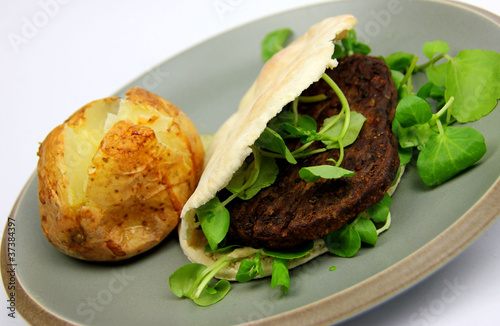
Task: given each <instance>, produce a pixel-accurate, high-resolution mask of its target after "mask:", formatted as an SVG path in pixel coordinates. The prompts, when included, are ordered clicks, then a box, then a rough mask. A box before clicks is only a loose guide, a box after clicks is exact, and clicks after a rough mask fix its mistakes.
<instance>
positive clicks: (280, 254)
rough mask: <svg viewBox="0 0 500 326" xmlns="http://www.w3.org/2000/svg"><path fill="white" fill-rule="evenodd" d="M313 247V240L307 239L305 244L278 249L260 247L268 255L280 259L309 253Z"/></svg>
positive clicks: (293, 257)
mask: <svg viewBox="0 0 500 326" xmlns="http://www.w3.org/2000/svg"><path fill="white" fill-rule="evenodd" d="M313 249H314V241H307V242H306V243H305V244H303V245H301V246H299V247H295V248H288V249H282V250H278V251H276V250H269V249H265V248H264V249H262V251H263V252H264V253H265V254H266V255H267V256H269V257H274V258H282V259H296V258H301V257H304V256H305V255H307V254H309V253H310V252H311V251H312V250H313Z"/></svg>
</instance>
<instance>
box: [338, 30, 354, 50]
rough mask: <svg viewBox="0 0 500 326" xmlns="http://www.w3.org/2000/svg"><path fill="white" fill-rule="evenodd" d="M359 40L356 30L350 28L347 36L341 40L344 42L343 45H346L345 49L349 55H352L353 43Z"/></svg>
mask: <svg viewBox="0 0 500 326" xmlns="http://www.w3.org/2000/svg"><path fill="white" fill-rule="evenodd" d="M357 40H358V37H357V35H356V32H355V31H354V30H350V31H349V33H348V35H347V37H345V38H343V39H342V40H341V41H340V42H341V43H342V46H343V47H344V51H345V53H346V54H347V55H350V54H352V53H354V52H353V45H354V43H356V42H357Z"/></svg>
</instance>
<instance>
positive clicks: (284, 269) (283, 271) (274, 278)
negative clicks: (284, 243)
mask: <svg viewBox="0 0 500 326" xmlns="http://www.w3.org/2000/svg"><path fill="white" fill-rule="evenodd" d="M278 285H281V291H282V292H283V293H284V294H287V293H288V290H289V289H290V274H289V273H288V263H287V261H286V259H282V258H274V260H273V268H272V275H271V289H274V288H275V287H276V286H278Z"/></svg>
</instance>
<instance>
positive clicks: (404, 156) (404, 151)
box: [398, 146, 413, 165]
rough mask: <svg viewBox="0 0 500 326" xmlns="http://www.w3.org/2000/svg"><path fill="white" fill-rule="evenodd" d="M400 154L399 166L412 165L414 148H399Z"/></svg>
mask: <svg viewBox="0 0 500 326" xmlns="http://www.w3.org/2000/svg"><path fill="white" fill-rule="evenodd" d="M398 154H399V165H406V164H408V163H410V161H411V158H412V156H413V147H407V148H402V147H401V146H399V147H398Z"/></svg>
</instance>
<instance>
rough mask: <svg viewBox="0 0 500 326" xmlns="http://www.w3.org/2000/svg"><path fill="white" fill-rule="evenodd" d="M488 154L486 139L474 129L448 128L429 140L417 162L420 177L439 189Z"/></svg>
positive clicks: (427, 183)
mask: <svg viewBox="0 0 500 326" xmlns="http://www.w3.org/2000/svg"><path fill="white" fill-rule="evenodd" d="M485 153H486V144H485V141H484V137H483V135H482V134H481V133H480V132H479V131H477V130H475V129H473V128H471V127H447V128H445V129H444V132H443V133H442V134H436V135H433V136H431V137H430V138H429V140H428V141H427V143H426V144H425V147H424V148H423V149H422V150H421V152H420V154H419V156H418V159H417V169H418V173H419V175H420V177H421V178H422V180H423V181H424V183H425V184H426V185H428V186H437V185H440V184H442V183H444V182H445V181H447V180H449V179H451V178H452V177H454V176H455V175H457V174H458V173H460V172H461V171H463V170H464V169H466V168H468V167H470V166H471V165H473V164H474V163H476V162H477V161H479V160H480V159H481V157H482V156H483V155H484V154H485Z"/></svg>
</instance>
